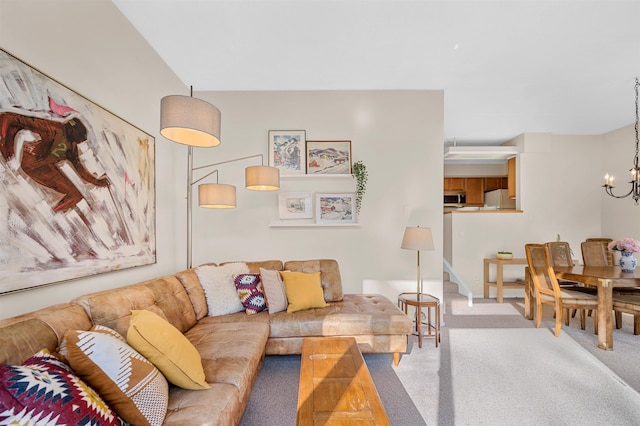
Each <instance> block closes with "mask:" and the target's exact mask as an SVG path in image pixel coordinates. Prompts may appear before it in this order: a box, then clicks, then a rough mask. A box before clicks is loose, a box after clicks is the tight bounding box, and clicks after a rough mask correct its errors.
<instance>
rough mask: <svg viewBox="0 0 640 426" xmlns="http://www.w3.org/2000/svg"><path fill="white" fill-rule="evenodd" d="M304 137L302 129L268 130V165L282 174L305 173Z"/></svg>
mask: <svg viewBox="0 0 640 426" xmlns="http://www.w3.org/2000/svg"><path fill="white" fill-rule="evenodd" d="M306 138H307V136H306V132H305V131H304V130H269V165H270V166H271V167H276V168H278V169H280V174H281V175H283V176H286V175H303V174H305V173H306V170H305V167H304V152H305V144H306Z"/></svg>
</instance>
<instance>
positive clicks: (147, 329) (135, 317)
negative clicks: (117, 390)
mask: <svg viewBox="0 0 640 426" xmlns="http://www.w3.org/2000/svg"><path fill="white" fill-rule="evenodd" d="M127 343H129V344H130V345H131V346H132V347H133V349H135V350H137V351H138V352H140V353H141V354H142V355H143V356H144V357H145V358H147V359H148V360H149V361H151V363H152V364H153V365H155V366H156V367H157V368H158V370H160V372H162V374H164V376H165V378H166V379H167V380H168V381H169V382H171V383H173V384H174V385H176V386H180V387H181V388H185V389H193V390H200V389H207V388H209V385H208V384H207V382H206V381H205V380H204V371H203V370H202V360H201V359H200V354H199V353H198V351H197V350H196V348H195V347H194V346H193V345H192V344H191V342H189V340H188V339H187V338H186V337H184V335H183V334H182V333H180V331H179V330H178V329H177V328H175V327H174V326H172V325H171V324H169V323H168V322H167V321H165V320H164V319H162V317H160V316H158V315H157V314H154V313H153V312H150V311H146V310H141V311H133V312H132V313H131V324H130V325H129V331H128V332H127Z"/></svg>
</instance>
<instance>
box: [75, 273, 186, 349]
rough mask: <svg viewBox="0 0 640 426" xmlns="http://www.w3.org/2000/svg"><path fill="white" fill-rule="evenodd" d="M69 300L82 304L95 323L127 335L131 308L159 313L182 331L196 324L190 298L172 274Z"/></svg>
mask: <svg viewBox="0 0 640 426" xmlns="http://www.w3.org/2000/svg"><path fill="white" fill-rule="evenodd" d="M72 303H75V304H78V305H80V306H82V307H83V308H84V310H85V311H86V313H87V315H88V316H89V317H91V320H92V321H93V323H94V324H99V325H104V326H105V327H109V328H111V329H113V330H115V331H117V332H118V333H119V334H120V335H122V336H126V335H127V330H128V329H129V322H130V321H131V311H132V310H139V309H147V310H153V311H154V312H157V313H159V312H162V315H163V317H164V318H166V319H167V321H169V322H170V323H171V324H172V325H173V326H174V327H175V328H177V329H178V330H180V331H181V332H183V333H184V332H185V331H187V330H188V329H190V328H191V327H193V325H194V324H195V323H196V315H195V311H194V310H193V305H192V304H191V299H190V298H189V295H188V294H187V292H186V290H185V288H184V286H183V285H182V284H181V283H180V281H179V280H178V279H177V278H176V277H175V276H173V275H169V276H165V277H160V278H154V279H152V280H148V281H143V282H140V283H137V284H133V285H129V286H125V287H118V288H114V289H111V290H105V291H101V292H97V293H90V294H86V295H83V296H80V297H78V298H76V299H74V300H73V301H72Z"/></svg>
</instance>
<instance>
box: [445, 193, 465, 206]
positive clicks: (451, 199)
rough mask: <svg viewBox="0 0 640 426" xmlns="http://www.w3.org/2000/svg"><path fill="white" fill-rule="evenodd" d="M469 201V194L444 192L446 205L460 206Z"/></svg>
mask: <svg viewBox="0 0 640 426" xmlns="http://www.w3.org/2000/svg"><path fill="white" fill-rule="evenodd" d="M466 202H467V195H466V194H463V193H457V194H444V205H445V206H447V205H449V206H458V205H460V204H465V203H466Z"/></svg>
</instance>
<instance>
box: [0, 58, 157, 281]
mask: <svg viewBox="0 0 640 426" xmlns="http://www.w3.org/2000/svg"><path fill="white" fill-rule="evenodd" d="M0 176H2V192H1V194H0V212H1V219H0V293H7V292H12V291H16V290H22V289H28V288H32V287H37V286H41V285H46V284H53V283H58V282H61V281H65V280H70V279H74V278H80V277H86V276H90V275H96V274H100V273H104V272H108V271H114V270H119V269H124V268H130V267H134V266H140V265H146V264H151V263H155V262H156V234H155V227H156V223H155V221H156V205H155V140H154V138H153V136H151V135H150V134H148V133H145V132H144V131H142V130H140V129H139V128H137V127H135V126H133V125H132V124H130V123H128V122H127V121H125V120H123V119H121V118H120V117H118V116H116V115H114V114H112V113H111V112H109V111H107V110H105V109H104V108H102V107H100V106H98V105H96V104H95V103H93V102H91V101H90V100H89V99H87V98H85V97H83V96H82V95H80V94H78V93H76V92H74V91H73V90H71V89H69V88H68V87H66V86H63V85H62V84H60V83H58V82H57V81H55V80H53V79H52V78H51V77H49V76H47V75H45V74H43V73H42V72H40V71H38V70H36V69H34V68H32V67H31V66H29V65H27V64H26V63H24V62H22V61H20V60H19V59H17V58H15V57H14V56H12V55H10V54H9V53H8V52H5V51H3V50H1V49H0Z"/></svg>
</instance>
